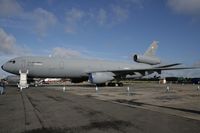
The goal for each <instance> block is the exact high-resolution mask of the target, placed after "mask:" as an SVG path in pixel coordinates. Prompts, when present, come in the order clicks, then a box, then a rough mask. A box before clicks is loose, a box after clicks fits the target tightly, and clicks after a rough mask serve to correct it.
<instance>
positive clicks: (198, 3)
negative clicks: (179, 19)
mask: <svg viewBox="0 0 200 133" xmlns="http://www.w3.org/2000/svg"><path fill="white" fill-rule="evenodd" d="M167 4H168V6H169V7H170V8H171V9H172V10H173V11H175V12H177V13H180V14H185V15H191V16H200V0H168V3H167Z"/></svg>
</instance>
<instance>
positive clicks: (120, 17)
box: [111, 5, 129, 23]
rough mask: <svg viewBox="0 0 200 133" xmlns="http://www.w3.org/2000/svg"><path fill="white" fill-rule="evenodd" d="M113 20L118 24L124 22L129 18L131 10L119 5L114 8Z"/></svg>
mask: <svg viewBox="0 0 200 133" xmlns="http://www.w3.org/2000/svg"><path fill="white" fill-rule="evenodd" d="M111 11H112V13H113V20H114V21H115V22H117V23H120V22H123V21H125V20H127V19H128V18H129V9H128V8H124V7H121V6H119V5H113V6H112V10H111Z"/></svg>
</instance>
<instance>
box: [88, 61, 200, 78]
mask: <svg viewBox="0 0 200 133" xmlns="http://www.w3.org/2000/svg"><path fill="white" fill-rule="evenodd" d="M175 65H178V63H177V64H171V65H165V66H159V67H152V68H145V69H124V70H122V69H120V70H104V71H95V72H89V73H96V72H112V73H114V74H115V75H116V76H119V75H127V74H134V73H135V72H139V73H141V74H145V72H158V73H161V71H165V70H182V69H200V67H170V66H175Z"/></svg>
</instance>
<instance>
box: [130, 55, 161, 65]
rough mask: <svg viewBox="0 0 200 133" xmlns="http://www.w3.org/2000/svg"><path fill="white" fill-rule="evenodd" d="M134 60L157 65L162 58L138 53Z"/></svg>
mask: <svg viewBox="0 0 200 133" xmlns="http://www.w3.org/2000/svg"><path fill="white" fill-rule="evenodd" d="M133 60H134V61H135V62H138V63H145V64H149V65H157V64H160V63H161V61H160V59H159V58H157V57H148V56H145V55H137V54H135V55H134V56H133Z"/></svg>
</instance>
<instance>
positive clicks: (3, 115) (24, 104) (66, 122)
mask: <svg viewBox="0 0 200 133" xmlns="http://www.w3.org/2000/svg"><path fill="white" fill-rule="evenodd" d="M57 88H58V87H50V88H48V87H30V88H29V89H24V90H23V91H22V92H19V91H17V90H16V89H17V88H16V87H7V88H6V94H5V95H2V96H0V132H1V133H40V132H48V133H51V132H52V133H84V132H87V133H94V132H95V133H105V132H107V133H118V132H119V133H133V132H134V133H170V132H171V133H199V132H200V126H199V125H200V121H199V120H197V119H192V118H189V117H188V118H187V117H182V116H178V115H174V114H170V113H166V112H162V111H157V110H153V109H148V108H140V107H137V106H128V105H127V106H126V105H125V104H121V103H126V104H129V103H128V102H120V101H119V102H113V100H106V99H103V98H100V97H98V96H96V97H95V95H100V94H94V90H93V94H94V95H88V94H87V95H80V92H79V94H77V93H75V92H74V91H73V90H70V91H66V92H62V91H61V90H58V89H57ZM71 88H72V87H71ZM74 88H77V87H74ZM75 91H77V90H76V89H75ZM84 91H86V90H84ZM118 91H119V90H118ZM120 94H121V92H120ZM111 101H112V102H111Z"/></svg>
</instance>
